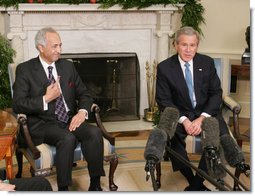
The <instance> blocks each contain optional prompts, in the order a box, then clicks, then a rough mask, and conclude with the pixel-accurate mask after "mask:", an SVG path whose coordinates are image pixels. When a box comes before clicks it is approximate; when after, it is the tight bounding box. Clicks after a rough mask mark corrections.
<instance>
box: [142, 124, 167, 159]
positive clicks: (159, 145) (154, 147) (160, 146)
mask: <svg viewBox="0 0 255 196" xmlns="http://www.w3.org/2000/svg"><path fill="white" fill-rule="evenodd" d="M166 142H167V135H166V133H165V132H164V131H162V130H160V129H158V128H155V129H153V130H152V131H151V133H150V135H149V138H148V140H147V143H146V147H145V151H144V158H145V159H146V160H149V159H151V158H153V159H154V160H155V161H156V162H159V161H161V160H162V158H163V153H164V150H165V147H166Z"/></svg>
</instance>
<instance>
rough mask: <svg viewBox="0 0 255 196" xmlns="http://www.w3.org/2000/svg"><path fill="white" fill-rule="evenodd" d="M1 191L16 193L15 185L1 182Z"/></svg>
mask: <svg viewBox="0 0 255 196" xmlns="http://www.w3.org/2000/svg"><path fill="white" fill-rule="evenodd" d="M0 191H15V185H13V184H8V183H4V182H2V181H1V180H0Z"/></svg>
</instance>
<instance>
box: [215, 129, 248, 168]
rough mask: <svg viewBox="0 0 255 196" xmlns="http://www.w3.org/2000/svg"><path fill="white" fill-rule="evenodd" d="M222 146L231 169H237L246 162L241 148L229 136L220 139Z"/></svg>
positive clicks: (225, 135)
mask: <svg viewBox="0 0 255 196" xmlns="http://www.w3.org/2000/svg"><path fill="white" fill-rule="evenodd" d="M220 144H221V146H222V148H223V151H224V156H225V159H226V161H227V162H228V164H229V165H230V166H231V167H235V166H236V165H237V164H239V163H241V162H243V161H244V160H245V157H244V154H243V152H242V150H241V148H240V147H239V146H238V144H237V143H236V141H235V140H234V139H233V138H232V137H231V136H230V135H229V134H224V135H222V136H221V137H220Z"/></svg>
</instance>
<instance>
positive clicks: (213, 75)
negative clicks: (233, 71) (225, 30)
mask: <svg viewBox="0 0 255 196" xmlns="http://www.w3.org/2000/svg"><path fill="white" fill-rule="evenodd" d="M193 74H194V76H193V79H194V89H195V95H196V101H197V105H196V107H195V109H193V107H192V105H191V101H190V98H189V92H188V87H187V85H186V82H185V78H184V75H183V72H182V69H181V65H180V62H179V60H178V55H173V56H172V57H170V58H168V59H166V60H164V61H162V62H161V63H160V64H159V65H158V67H157V82H156V101H157V103H158V105H159V108H160V110H161V111H162V110H163V109H164V108H165V107H167V106H168V107H175V108H177V109H178V110H179V111H180V116H187V117H188V118H189V119H190V120H193V119H194V118H196V117H197V116H200V114H201V113H202V112H206V113H208V114H210V115H212V116H216V115H217V114H219V112H220V107H221V104H222V88H221V83H220V79H219V77H218V75H217V72H216V69H215V65H214V61H213V59H212V58H210V57H209V56H206V55H202V54H196V55H195V57H194V59H193Z"/></svg>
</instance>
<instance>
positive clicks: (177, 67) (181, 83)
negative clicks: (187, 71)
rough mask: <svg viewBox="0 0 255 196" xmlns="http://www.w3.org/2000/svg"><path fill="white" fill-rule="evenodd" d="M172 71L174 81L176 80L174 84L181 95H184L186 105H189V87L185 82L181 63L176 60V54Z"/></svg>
mask: <svg viewBox="0 0 255 196" xmlns="http://www.w3.org/2000/svg"><path fill="white" fill-rule="evenodd" d="M173 68H174V71H173V74H172V75H173V77H174V81H176V85H177V86H178V88H179V89H180V92H181V93H182V96H183V97H186V103H187V105H191V101H190V99H189V89H188V86H187V84H186V80H185V76H184V74H183V71H182V68H181V64H180V62H179V60H178V56H176V58H175V64H174V67H173Z"/></svg>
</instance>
